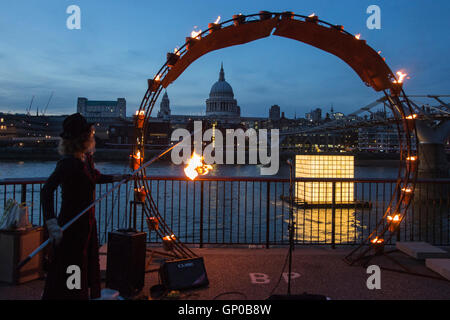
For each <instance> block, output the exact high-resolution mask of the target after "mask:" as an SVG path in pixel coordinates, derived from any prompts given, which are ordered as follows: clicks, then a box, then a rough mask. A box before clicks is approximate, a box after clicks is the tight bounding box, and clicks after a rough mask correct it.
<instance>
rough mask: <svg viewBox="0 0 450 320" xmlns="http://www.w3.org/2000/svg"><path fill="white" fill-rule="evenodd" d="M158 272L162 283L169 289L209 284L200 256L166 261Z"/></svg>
mask: <svg viewBox="0 0 450 320" xmlns="http://www.w3.org/2000/svg"><path fill="white" fill-rule="evenodd" d="M159 273H160V276H161V281H162V284H163V285H164V286H165V287H166V288H167V289H169V290H183V289H190V288H197V287H203V286H207V285H208V284H209V280H208V276H207V275H206V269H205V264H204V261H203V258H202V257H199V258H192V259H180V260H171V261H166V262H164V263H163V264H162V266H161V268H160V269H159Z"/></svg>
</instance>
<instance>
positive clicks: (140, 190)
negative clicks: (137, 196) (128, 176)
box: [134, 186, 145, 192]
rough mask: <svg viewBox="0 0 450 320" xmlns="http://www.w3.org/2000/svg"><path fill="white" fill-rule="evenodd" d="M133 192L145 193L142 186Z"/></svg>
mask: <svg viewBox="0 0 450 320" xmlns="http://www.w3.org/2000/svg"><path fill="white" fill-rule="evenodd" d="M134 191H136V192H145V188H144V186H141V187H139V188H135V189H134Z"/></svg>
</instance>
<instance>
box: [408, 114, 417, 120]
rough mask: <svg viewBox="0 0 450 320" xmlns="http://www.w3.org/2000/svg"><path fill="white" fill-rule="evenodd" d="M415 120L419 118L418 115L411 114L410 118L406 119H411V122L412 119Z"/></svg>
mask: <svg viewBox="0 0 450 320" xmlns="http://www.w3.org/2000/svg"><path fill="white" fill-rule="evenodd" d="M415 118H417V114H415V113H414V114H410V115H409V116H406V119H409V120H411V119H415Z"/></svg>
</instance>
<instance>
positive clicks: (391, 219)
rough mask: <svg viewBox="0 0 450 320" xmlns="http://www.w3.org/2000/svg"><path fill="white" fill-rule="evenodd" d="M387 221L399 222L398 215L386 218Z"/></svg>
mask: <svg viewBox="0 0 450 320" xmlns="http://www.w3.org/2000/svg"><path fill="white" fill-rule="evenodd" d="M387 219H388V221H392V222H399V221H400V215H398V214H396V215H394V216H387Z"/></svg>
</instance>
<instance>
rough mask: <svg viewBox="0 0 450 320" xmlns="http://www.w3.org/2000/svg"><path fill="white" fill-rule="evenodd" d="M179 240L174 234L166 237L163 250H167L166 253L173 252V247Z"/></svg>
mask: <svg viewBox="0 0 450 320" xmlns="http://www.w3.org/2000/svg"><path fill="white" fill-rule="evenodd" d="M176 239H177V238H176V237H175V235H174V234H172V235H170V236H165V237H163V239H162V240H163V248H164V250H166V251H172V250H173V247H174V241H175V240H176Z"/></svg>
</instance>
